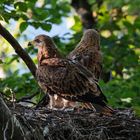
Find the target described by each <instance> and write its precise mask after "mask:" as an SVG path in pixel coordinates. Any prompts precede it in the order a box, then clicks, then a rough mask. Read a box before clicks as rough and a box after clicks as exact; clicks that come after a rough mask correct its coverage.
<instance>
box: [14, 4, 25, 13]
mask: <svg viewBox="0 0 140 140" xmlns="http://www.w3.org/2000/svg"><path fill="white" fill-rule="evenodd" d="M14 7H15V8H16V9H17V10H19V11H24V12H26V11H27V5H26V4H25V3H23V2H17V3H15V4H14Z"/></svg>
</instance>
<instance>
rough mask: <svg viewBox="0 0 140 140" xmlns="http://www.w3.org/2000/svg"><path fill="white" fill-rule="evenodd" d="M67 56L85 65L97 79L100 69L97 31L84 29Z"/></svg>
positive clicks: (100, 60) (100, 61) (100, 58)
mask: <svg viewBox="0 0 140 140" xmlns="http://www.w3.org/2000/svg"><path fill="white" fill-rule="evenodd" d="M67 58H68V59H71V60H73V61H77V62H79V63H80V64H82V65H83V66H85V67H86V68H87V69H88V70H90V71H91V72H92V73H93V74H94V75H95V77H96V79H97V80H99V77H100V74H101V70H102V56H101V52H100V36H99V33H98V32H97V31H96V30H94V29H88V30H86V31H85V33H84V35H83V37H82V39H81V41H80V42H79V44H78V45H77V46H76V48H75V49H74V50H73V51H72V52H71V53H70V54H69V55H68V56H67Z"/></svg>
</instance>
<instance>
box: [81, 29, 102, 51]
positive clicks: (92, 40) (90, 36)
mask: <svg viewBox="0 0 140 140" xmlns="http://www.w3.org/2000/svg"><path fill="white" fill-rule="evenodd" d="M81 41H83V42H87V41H88V42H87V43H88V44H89V46H90V45H91V46H92V45H94V46H95V47H97V48H98V47H99V45H100V35H99V33H98V32H97V31H96V30H94V29H87V30H86V31H85V32H84V35H83V37H82V39H81ZM98 49H99V48H98Z"/></svg>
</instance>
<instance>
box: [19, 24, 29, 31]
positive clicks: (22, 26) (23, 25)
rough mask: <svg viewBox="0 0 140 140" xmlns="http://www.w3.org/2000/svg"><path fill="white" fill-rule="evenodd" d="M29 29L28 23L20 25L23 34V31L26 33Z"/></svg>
mask: <svg viewBox="0 0 140 140" xmlns="http://www.w3.org/2000/svg"><path fill="white" fill-rule="evenodd" d="M27 27H28V23H27V22H22V23H21V24H20V27H19V28H20V31H21V33H22V32H23V31H25V30H26V28H27Z"/></svg>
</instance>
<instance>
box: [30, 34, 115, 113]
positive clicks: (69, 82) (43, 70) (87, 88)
mask: <svg viewBox="0 0 140 140" xmlns="http://www.w3.org/2000/svg"><path fill="white" fill-rule="evenodd" d="M32 44H33V45H34V46H36V47H37V48H38V56H37V58H38V69H37V71H36V78H37V81H38V83H39V85H40V86H41V87H42V88H44V89H46V90H47V92H48V93H49V94H56V95H58V96H60V97H62V98H64V99H66V100H70V101H74V102H75V101H78V102H82V103H84V104H85V105H87V106H89V107H90V108H91V109H94V107H95V108H96V106H98V108H100V111H101V112H102V113H104V114H112V113H113V109H111V108H110V107H108V106H107V105H106V103H105V102H107V99H106V97H105V96H104V95H103V93H102V91H101V89H100V87H99V85H98V83H97V82H96V80H95V78H94V76H93V74H92V73H91V72H90V71H89V70H87V69H86V68H85V67H83V66H82V65H81V64H79V63H77V62H73V61H71V60H68V59H63V58H61V56H60V55H59V53H58V51H57V49H56V47H55V44H54V42H53V41H52V39H51V38H50V37H49V36H46V35H39V36H37V37H35V39H34V41H32ZM97 111H98V110H97Z"/></svg>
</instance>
